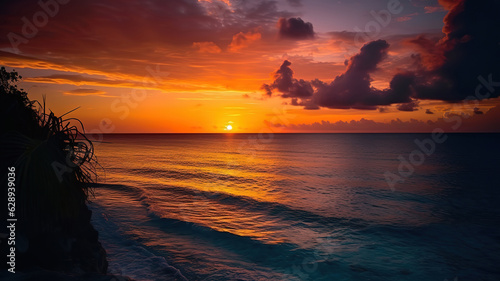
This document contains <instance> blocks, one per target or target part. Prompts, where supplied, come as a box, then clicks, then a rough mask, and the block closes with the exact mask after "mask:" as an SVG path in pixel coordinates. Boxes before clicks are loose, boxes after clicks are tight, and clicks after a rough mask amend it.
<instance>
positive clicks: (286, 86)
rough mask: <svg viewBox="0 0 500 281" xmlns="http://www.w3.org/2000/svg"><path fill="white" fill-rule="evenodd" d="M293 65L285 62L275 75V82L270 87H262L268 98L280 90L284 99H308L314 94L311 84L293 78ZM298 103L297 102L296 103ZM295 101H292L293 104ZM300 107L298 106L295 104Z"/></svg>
mask: <svg viewBox="0 0 500 281" xmlns="http://www.w3.org/2000/svg"><path fill="white" fill-rule="evenodd" d="M290 65H291V63H290V62H289V61H287V60H285V61H284V62H283V64H282V65H281V67H280V68H279V69H278V70H277V71H276V73H275V75H274V78H275V80H274V82H273V83H272V84H270V85H268V84H264V85H262V89H264V90H265V91H266V94H267V95H268V96H271V95H272V91H273V90H278V91H279V92H281V93H282V95H281V97H283V98H308V97H310V96H312V94H313V88H312V86H311V83H310V82H307V81H304V80H302V79H300V80H297V79H295V78H293V70H292V69H291V68H290ZM296 102H297V101H296V100H295V103H296ZM293 103H294V100H292V104H293ZM294 105H298V104H294Z"/></svg>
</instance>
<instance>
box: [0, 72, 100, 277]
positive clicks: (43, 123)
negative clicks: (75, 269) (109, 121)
mask: <svg viewBox="0 0 500 281" xmlns="http://www.w3.org/2000/svg"><path fill="white" fill-rule="evenodd" d="M21 78H22V77H21V76H19V74H18V73H17V72H15V71H12V72H8V71H7V70H6V69H5V68H4V67H2V68H1V69H0V114H1V115H0V121H1V122H0V136H1V141H0V152H1V154H0V155H1V156H0V160H1V161H0V163H1V167H0V168H1V171H2V176H1V177H2V178H3V177H5V176H6V174H7V167H10V166H14V167H16V218H17V219H18V221H19V229H18V232H19V233H20V234H19V238H18V243H17V250H18V251H19V252H20V256H21V258H22V259H24V260H23V262H24V263H25V264H32V265H36V266H42V267H46V268H52V267H54V264H55V268H61V264H58V263H57V262H54V260H53V259H50V258H48V257H49V256H52V255H53V256H55V258H57V260H59V259H60V260H65V261H68V260H71V261H72V262H70V263H73V264H74V263H77V264H79V267H80V268H83V269H85V270H90V271H97V272H102V268H104V272H105V271H106V269H105V268H106V267H107V262H106V261H105V254H104V262H103V261H102V260H100V261H98V262H97V263H96V262H95V261H94V265H89V264H87V263H89V261H90V262H91V263H92V261H91V260H92V259H93V258H96V259H101V258H102V257H92V255H94V253H95V252H96V251H97V252H100V251H104V250H103V249H102V247H101V246H100V244H99V242H98V241H97V232H96V231H95V230H94V229H93V228H92V226H91V225H90V211H89V210H88V209H87V207H86V205H85V202H86V201H87V200H88V198H89V195H91V194H92V189H91V188H90V187H89V183H92V182H94V181H95V180H96V177H97V176H96V173H95V165H96V161H95V157H94V148H93V145H92V142H91V141H89V140H88V139H87V138H86V137H85V135H84V134H83V132H84V130H83V125H82V123H81V122H80V121H79V120H77V119H72V118H68V119H63V117H64V116H65V115H66V114H65V115H62V116H60V117H57V116H56V115H55V114H54V113H53V112H51V111H49V112H47V110H46V108H47V107H46V105H45V99H44V101H43V104H40V103H39V102H37V101H31V100H30V99H29V98H28V96H27V93H26V92H24V90H23V89H19V88H18V86H17V82H18V81H19V80H20V79H21ZM74 124H76V125H74ZM2 196H5V194H3V195H2ZM2 202H6V201H2ZM5 215H6V212H2V215H1V217H4V216H5ZM3 221H5V220H3ZM75 241H76V242H75ZM82 241H83V242H82ZM2 242H4V241H2ZM3 245H5V243H2V246H3ZM54 245H56V246H54ZM85 248H88V249H85ZM92 248H93V250H91V249H92ZM90 251H94V253H93V252H90ZM45 263H47V264H45ZM99 263H100V264H99ZM102 263H105V264H102ZM95 264H99V265H95ZM65 266H66V265H64V266H63V267H65ZM67 266H70V265H67Z"/></svg>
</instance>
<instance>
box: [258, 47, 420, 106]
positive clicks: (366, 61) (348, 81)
mask: <svg viewBox="0 0 500 281" xmlns="http://www.w3.org/2000/svg"><path fill="white" fill-rule="evenodd" d="M388 48H389V44H388V43H387V42H386V41H384V40H378V41H373V42H370V43H368V44H366V45H365V46H363V47H362V48H361V51H360V53H359V54H357V55H355V56H353V57H352V58H351V59H350V60H349V61H348V62H347V70H346V71H345V72H344V73H343V74H341V75H339V76H337V77H336V78H335V79H334V80H333V81H332V82H331V83H326V82H323V81H321V80H318V79H316V80H313V81H310V82H309V81H304V80H302V79H301V80H297V79H295V78H293V70H292V69H291V68H290V65H291V63H290V62H289V61H284V62H283V64H282V65H281V67H280V69H278V70H277V71H276V73H275V80H274V82H273V83H272V84H270V85H268V84H264V85H263V86H262V88H263V89H265V90H266V94H267V95H269V96H271V95H272V93H273V91H277V92H279V93H281V97H284V98H287V97H292V98H299V99H300V101H299V100H295V101H293V100H292V105H300V106H304V107H305V109H318V108H319V107H328V108H341V109H348V108H355V109H376V108H377V106H379V105H390V104H393V103H407V102H410V101H411V100H410V94H411V91H410V89H409V87H408V84H409V83H410V82H411V81H412V79H413V76H411V75H406V74H399V75H397V76H395V77H394V78H393V79H392V81H391V83H390V88H389V89H385V90H377V89H375V88H373V87H372V86H371V80H372V79H371V77H370V73H372V72H374V71H375V70H376V69H377V65H378V64H379V63H380V62H381V61H382V60H383V59H384V58H385V57H386V56H387V49H388Z"/></svg>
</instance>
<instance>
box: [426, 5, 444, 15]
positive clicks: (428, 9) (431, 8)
mask: <svg viewBox="0 0 500 281" xmlns="http://www.w3.org/2000/svg"><path fill="white" fill-rule="evenodd" d="M424 10H425V13H426V14H432V13H436V12H443V11H444V7H442V6H425V7H424Z"/></svg>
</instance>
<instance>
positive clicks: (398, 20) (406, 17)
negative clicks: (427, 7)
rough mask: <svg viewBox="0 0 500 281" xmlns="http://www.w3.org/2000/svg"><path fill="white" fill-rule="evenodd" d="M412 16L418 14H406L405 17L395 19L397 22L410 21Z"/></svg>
mask: <svg viewBox="0 0 500 281" xmlns="http://www.w3.org/2000/svg"><path fill="white" fill-rule="evenodd" d="M414 16H418V13H412V14H408V15H406V16H402V17H398V18H396V21H397V22H405V21H409V20H411V19H412V18H413V17H414Z"/></svg>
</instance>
